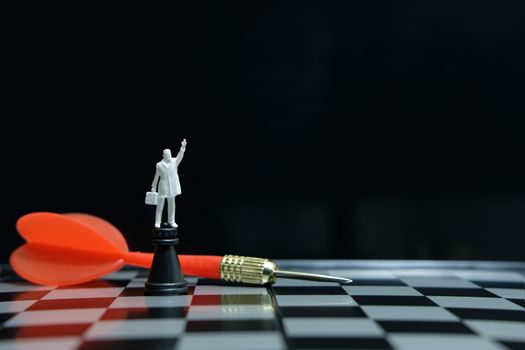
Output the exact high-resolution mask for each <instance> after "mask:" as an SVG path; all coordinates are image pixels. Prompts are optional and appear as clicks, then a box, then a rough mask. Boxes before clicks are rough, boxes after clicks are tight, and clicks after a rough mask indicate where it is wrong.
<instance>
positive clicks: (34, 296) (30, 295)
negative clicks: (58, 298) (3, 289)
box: [0, 290, 50, 301]
mask: <svg viewBox="0 0 525 350" xmlns="http://www.w3.org/2000/svg"><path fill="white" fill-rule="evenodd" d="M49 292H50V291H49V290H42V291H40V290H39V291H30V292H9V293H0V301H20V300H39V299H41V298H42V297H43V296H44V295H46V294H47V293H49Z"/></svg>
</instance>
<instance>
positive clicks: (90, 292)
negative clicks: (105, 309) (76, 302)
mask: <svg viewBox="0 0 525 350" xmlns="http://www.w3.org/2000/svg"><path fill="white" fill-rule="evenodd" d="M123 290H124V287H110V288H74V289H55V290H53V291H51V292H49V293H47V294H46V295H44V297H43V298H42V300H53V299H91V298H114V297H117V296H119V295H120V293H122V291H123Z"/></svg>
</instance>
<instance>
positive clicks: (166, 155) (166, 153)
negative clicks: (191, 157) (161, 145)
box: [162, 148, 171, 162]
mask: <svg viewBox="0 0 525 350" xmlns="http://www.w3.org/2000/svg"><path fill="white" fill-rule="evenodd" d="M162 158H164V160H165V161H166V162H169V161H171V151H170V150H169V149H167V148H166V149H165V150H164V151H162Z"/></svg>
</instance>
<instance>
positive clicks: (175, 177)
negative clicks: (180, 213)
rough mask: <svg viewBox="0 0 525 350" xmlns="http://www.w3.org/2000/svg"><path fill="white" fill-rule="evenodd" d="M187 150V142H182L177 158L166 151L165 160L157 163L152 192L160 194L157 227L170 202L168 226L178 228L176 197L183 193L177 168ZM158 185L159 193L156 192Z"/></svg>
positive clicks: (156, 217) (156, 213)
mask: <svg viewBox="0 0 525 350" xmlns="http://www.w3.org/2000/svg"><path fill="white" fill-rule="evenodd" d="M185 150H186V140H184V141H183V142H182V147H181V148H180V151H179V153H178V154H177V157H176V158H172V157H171V151H170V150H169V149H165V150H164V152H163V160H161V161H160V162H158V163H157V166H156V171H155V178H154V179H153V183H152V184H151V190H152V192H158V193H159V199H158V202H157V210H156V212H155V227H160V223H161V220H162V211H163V210H164V202H165V201H168V224H169V225H170V226H172V227H177V224H176V223H175V197H176V196H178V195H179V194H181V193H182V191H181V187H180V181H179V174H178V173H177V168H178V167H179V164H180V162H181V161H182V158H183V157H184V152H185ZM157 185H158V191H156V189H157Z"/></svg>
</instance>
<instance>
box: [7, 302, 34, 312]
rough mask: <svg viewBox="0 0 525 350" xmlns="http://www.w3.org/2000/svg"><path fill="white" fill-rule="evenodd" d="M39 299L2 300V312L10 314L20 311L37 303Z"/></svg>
mask: <svg viewBox="0 0 525 350" xmlns="http://www.w3.org/2000/svg"><path fill="white" fill-rule="evenodd" d="M37 301H38V300H18V301H1V302H0V314H10V313H14V312H20V311H23V310H25V309H27V308H28V307H30V306H31V305H33V304H34V303H36V302H37Z"/></svg>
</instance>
